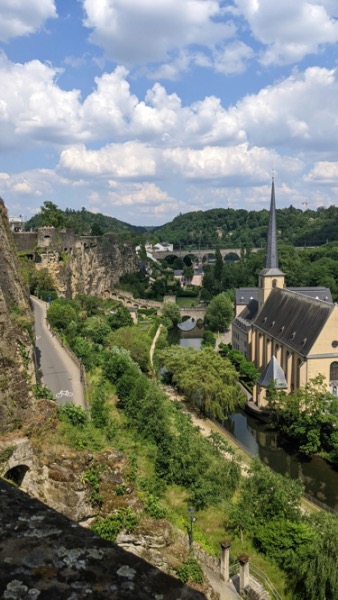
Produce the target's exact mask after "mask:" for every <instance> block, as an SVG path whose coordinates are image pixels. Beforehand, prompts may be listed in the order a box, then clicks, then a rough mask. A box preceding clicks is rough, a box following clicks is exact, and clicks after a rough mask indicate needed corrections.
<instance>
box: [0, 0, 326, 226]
mask: <svg viewBox="0 0 338 600" xmlns="http://www.w3.org/2000/svg"><path fill="white" fill-rule="evenodd" d="M337 42H338V2H337V1H336V0H283V1H281V2H277V1H275V2H274V1H272V0H20V2H14V3H13V1H12V0H0V74H1V87H0V152H1V164H0V196H1V197H2V198H3V200H4V201H5V204H6V206H7V208H8V211H9V214H10V215H11V216H15V215H19V214H22V215H24V217H25V219H29V218H30V217H31V216H33V214H35V213H36V212H37V211H38V209H39V208H40V207H41V205H42V204H43V202H44V201H45V200H50V201H52V202H54V203H55V204H57V205H58V206H59V207H60V208H62V209H65V208H66V207H68V208H74V209H76V210H78V209H80V208H81V207H85V208H86V209H87V210H90V211H93V212H102V213H104V214H106V215H110V216H113V217H116V218H117V219H120V220H123V221H126V222H128V223H131V224H134V225H160V224H162V223H165V222H168V221H171V220H172V219H173V218H174V217H175V216H176V215H178V214H179V213H185V212H189V211H195V210H208V209H211V208H228V207H232V208H236V209H239V208H245V209H247V210H261V209H262V208H266V209H268V208H269V202H270V189H271V176H272V173H273V171H274V173H275V183H276V204H277V208H283V207H285V206H290V205H291V204H292V205H293V206H295V207H297V208H301V209H305V208H307V207H308V208H311V209H314V210H315V209H316V208H318V207H319V206H330V205H331V204H334V205H338V110H337V103H338V66H337V58H338V52H337V49H338V44H337Z"/></svg>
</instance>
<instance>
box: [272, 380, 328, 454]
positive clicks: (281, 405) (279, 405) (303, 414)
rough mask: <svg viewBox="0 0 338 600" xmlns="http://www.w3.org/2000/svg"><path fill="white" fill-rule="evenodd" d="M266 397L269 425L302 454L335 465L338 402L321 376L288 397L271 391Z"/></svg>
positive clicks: (282, 393)
mask: <svg viewBox="0 0 338 600" xmlns="http://www.w3.org/2000/svg"><path fill="white" fill-rule="evenodd" d="M269 396H270V398H269V402H270V407H271V409H272V413H271V419H272V423H273V424H274V425H275V426H276V427H277V428H278V430H279V431H280V432H281V433H282V434H284V435H286V436H287V437H288V438H290V439H291V440H292V441H293V442H294V443H296V444H297V446H298V449H299V451H300V452H301V453H303V454H305V455H307V456H311V455H312V454H320V455H322V456H323V457H324V458H326V459H327V460H329V461H330V462H332V463H335V464H338V399H337V398H335V397H334V396H332V395H331V394H330V393H329V392H328V391H327V390H326V386H325V384H324V378H323V376H322V375H318V376H317V377H315V378H314V379H310V381H309V383H307V384H306V386H305V387H304V388H299V389H298V390H297V391H296V392H293V393H291V394H285V393H284V392H281V391H277V390H273V389H272V390H271V392H270V394H269Z"/></svg>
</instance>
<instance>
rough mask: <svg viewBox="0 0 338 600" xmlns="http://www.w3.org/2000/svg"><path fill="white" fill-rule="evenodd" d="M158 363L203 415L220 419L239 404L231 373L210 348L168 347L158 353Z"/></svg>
mask: <svg viewBox="0 0 338 600" xmlns="http://www.w3.org/2000/svg"><path fill="white" fill-rule="evenodd" d="M160 361H161V363H162V365H163V366H165V368H166V369H167V371H168V373H169V375H170V376H171V378H172V381H173V382H174V383H175V384H176V385H177V387H178V388H179V389H180V390H181V391H182V392H183V393H184V394H185V396H186V397H187V399H188V400H189V401H191V402H193V403H194V404H195V405H197V406H198V407H199V408H200V410H201V411H202V412H203V413H204V414H211V415H212V416H214V417H219V418H223V417H224V415H225V414H229V413H230V412H232V411H233V410H234V409H235V407H236V405H237V404H238V403H241V402H242V401H243V397H242V394H241V392H240V389H239V387H238V384H237V373H236V371H235V369H234V368H233V366H232V365H231V363H230V362H229V361H228V360H226V359H223V358H222V357H221V356H219V355H218V354H217V353H216V352H214V350H213V349H212V348H210V347H205V348H202V349H201V350H195V349H193V348H181V347H180V346H171V347H169V348H166V349H165V350H163V351H162V352H161V353H160Z"/></svg>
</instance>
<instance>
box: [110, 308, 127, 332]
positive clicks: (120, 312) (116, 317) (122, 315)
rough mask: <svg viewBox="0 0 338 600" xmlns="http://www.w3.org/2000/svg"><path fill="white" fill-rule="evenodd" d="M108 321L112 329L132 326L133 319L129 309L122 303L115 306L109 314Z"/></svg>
mask: <svg viewBox="0 0 338 600" xmlns="http://www.w3.org/2000/svg"><path fill="white" fill-rule="evenodd" d="M108 323H109V326H110V328H111V329H113V330H115V329H119V328H120V327H131V326H132V324H133V319H132V318H131V316H130V312H129V310H128V309H127V308H126V307H125V306H123V305H122V304H121V305H119V306H117V308H114V309H113V310H112V311H111V312H110V314H109V315H108Z"/></svg>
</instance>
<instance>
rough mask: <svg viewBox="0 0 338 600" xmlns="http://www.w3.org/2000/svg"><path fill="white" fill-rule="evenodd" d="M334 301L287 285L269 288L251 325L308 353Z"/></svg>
mask: <svg viewBox="0 0 338 600" xmlns="http://www.w3.org/2000/svg"><path fill="white" fill-rule="evenodd" d="M333 309H334V304H332V303H330V302H323V301H321V300H316V299H314V298H310V297H308V296H304V295H302V294H298V293H296V292H291V291H290V290H287V289H280V288H274V289H273V290H271V292H270V295H269V297H268V298H267V300H266V302H265V304H264V305H263V307H262V310H261V311H260V313H259V314H258V316H257V317H256V319H255V322H254V325H255V327H257V328H258V329H259V330H261V331H263V332H264V333H265V334H266V335H269V336H271V337H272V338H274V339H275V340H277V341H280V342H281V343H282V344H284V345H286V346H289V348H291V349H292V350H295V351H296V352H298V353H299V354H301V355H303V356H307V354H308V353H309V352H310V350H311V348H312V346H313V344H314V342H315V341H316V339H317V337H318V335H319V334H320V332H321V330H322V328H323V326H324V324H325V323H326V321H327V319H328V317H329V315H330V314H331V312H332V310H333Z"/></svg>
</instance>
